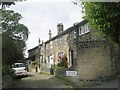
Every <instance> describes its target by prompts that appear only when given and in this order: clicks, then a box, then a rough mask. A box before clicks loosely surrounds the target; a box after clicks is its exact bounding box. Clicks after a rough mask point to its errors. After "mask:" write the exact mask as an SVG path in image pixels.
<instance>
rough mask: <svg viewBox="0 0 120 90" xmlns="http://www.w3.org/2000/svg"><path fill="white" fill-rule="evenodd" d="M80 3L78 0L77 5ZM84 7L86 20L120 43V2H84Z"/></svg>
mask: <svg viewBox="0 0 120 90" xmlns="http://www.w3.org/2000/svg"><path fill="white" fill-rule="evenodd" d="M79 1H80V0H79ZM79 1H78V0H77V3H80V2H79ZM82 6H83V11H84V14H85V17H84V18H85V19H87V20H88V21H89V23H90V24H91V26H92V27H93V28H94V29H96V30H98V31H100V32H103V33H104V34H105V35H106V36H107V37H108V38H109V39H110V40H112V41H114V42H115V43H119V31H120V26H119V25H120V2H84V3H82Z"/></svg>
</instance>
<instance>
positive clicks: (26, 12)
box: [10, 0, 82, 50]
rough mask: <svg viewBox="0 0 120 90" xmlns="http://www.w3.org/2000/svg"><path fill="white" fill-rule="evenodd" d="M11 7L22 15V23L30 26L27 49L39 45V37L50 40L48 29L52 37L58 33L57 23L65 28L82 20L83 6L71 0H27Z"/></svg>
mask: <svg viewBox="0 0 120 90" xmlns="http://www.w3.org/2000/svg"><path fill="white" fill-rule="evenodd" d="M10 9H12V10H14V11H15V12H18V13H20V14H21V15H22V17H23V18H22V19H21V21H20V22H21V23H23V24H24V25H25V26H27V27H28V29H29V31H30V35H29V38H28V41H27V43H26V44H27V50H29V49H31V48H34V47H35V46H37V45H38V39H39V38H40V39H41V40H43V41H46V40H48V31H49V30H51V31H52V37H53V36H55V35H57V27H56V26H57V24H58V23H63V25H64V30H66V29H67V28H69V27H71V26H72V25H73V23H76V22H80V21H82V14H81V7H80V6H76V5H74V4H73V3H72V2H71V0H27V1H23V2H17V3H16V4H15V5H12V6H11V7H10Z"/></svg>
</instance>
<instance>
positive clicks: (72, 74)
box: [66, 71, 77, 77]
mask: <svg viewBox="0 0 120 90" xmlns="http://www.w3.org/2000/svg"><path fill="white" fill-rule="evenodd" d="M66 76H72V77H76V76H77V71H66Z"/></svg>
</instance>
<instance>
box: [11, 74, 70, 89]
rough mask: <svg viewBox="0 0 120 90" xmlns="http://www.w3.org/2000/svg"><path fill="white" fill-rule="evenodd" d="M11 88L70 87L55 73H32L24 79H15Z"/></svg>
mask: <svg viewBox="0 0 120 90" xmlns="http://www.w3.org/2000/svg"><path fill="white" fill-rule="evenodd" d="M11 88H70V86H68V85H65V84H64V83H63V82H62V81H61V80H59V79H57V78H55V77H54V75H46V74H36V73H34V74H32V75H29V76H28V77H25V78H22V79H15V80H14V82H13V85H12V87H11Z"/></svg>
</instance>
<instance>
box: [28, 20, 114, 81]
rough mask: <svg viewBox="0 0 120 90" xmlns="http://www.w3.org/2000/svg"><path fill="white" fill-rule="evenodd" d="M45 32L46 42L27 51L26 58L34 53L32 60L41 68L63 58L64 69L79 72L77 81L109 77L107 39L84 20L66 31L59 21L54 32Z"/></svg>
mask: <svg viewBox="0 0 120 90" xmlns="http://www.w3.org/2000/svg"><path fill="white" fill-rule="evenodd" d="M48 34H49V40H48V41H46V42H43V43H41V44H40V45H38V46H37V48H33V49H31V50H29V51H28V53H29V57H32V56H36V59H35V58H34V59H35V60H37V61H39V60H40V61H39V63H40V64H41V68H42V70H43V71H44V70H45V71H49V69H50V68H51V66H54V67H55V66H56V65H58V63H59V62H61V60H65V62H66V67H67V68H69V69H71V70H75V71H77V72H78V75H77V77H76V79H79V80H85V79H86V80H91V79H97V78H100V77H109V76H110V75H113V74H114V73H115V66H114V65H113V63H114V61H112V60H111V52H110V44H109V41H108V40H107V39H106V38H105V37H104V36H100V35H99V34H97V32H95V30H92V29H91V27H90V26H89V23H88V22H87V20H83V21H82V22H80V23H76V24H74V25H73V26H72V27H70V28H68V29H67V30H64V26H63V24H62V23H59V24H58V25H57V35H56V36H54V37H52V33H51V30H49V33H48ZM36 51H38V52H36ZM33 52H34V54H31V53H33ZM38 68H39V67H38Z"/></svg>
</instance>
